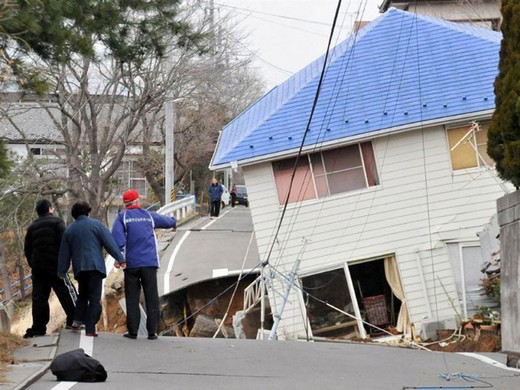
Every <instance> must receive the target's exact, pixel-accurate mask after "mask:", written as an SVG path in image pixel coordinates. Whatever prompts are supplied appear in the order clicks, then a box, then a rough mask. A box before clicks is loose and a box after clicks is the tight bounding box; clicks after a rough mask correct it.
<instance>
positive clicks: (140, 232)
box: [112, 190, 177, 340]
mask: <svg viewBox="0 0 520 390" xmlns="http://www.w3.org/2000/svg"><path fill="white" fill-rule="evenodd" d="M123 203H124V204H125V210H124V211H123V212H121V213H119V214H118V216H117V218H116V220H115V221H114V226H113V227H112V234H113V236H114V238H115V240H116V243H117V245H118V246H119V249H120V250H121V251H124V253H125V257H126V264H127V265H126V269H125V299H126V327H127V330H128V332H127V333H125V334H124V337H127V338H130V339H136V338H137V332H138V330H139V323H140V322H141V311H140V309H139V298H140V295H141V287H142V289H143V293H144V300H145V306H146V330H147V331H148V339H149V340H155V339H157V329H158V326H159V292H158V289H157V269H158V268H159V255H158V251H157V240H156V237H155V229H156V228H159V229H169V228H173V229H175V228H176V226H177V221H176V220H175V218H174V217H167V216H164V215H159V214H157V213H154V212H152V211H147V210H144V209H142V208H141V206H140V205H139V193H138V192H137V191H136V190H128V191H126V192H125V193H124V194H123Z"/></svg>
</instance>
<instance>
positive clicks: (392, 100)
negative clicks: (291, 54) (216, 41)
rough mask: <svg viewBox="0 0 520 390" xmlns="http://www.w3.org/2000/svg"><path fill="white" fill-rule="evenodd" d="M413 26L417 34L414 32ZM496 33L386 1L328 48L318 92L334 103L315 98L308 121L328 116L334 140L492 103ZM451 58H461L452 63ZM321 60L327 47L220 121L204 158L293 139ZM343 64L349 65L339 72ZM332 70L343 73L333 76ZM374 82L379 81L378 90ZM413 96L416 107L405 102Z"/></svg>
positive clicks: (258, 150)
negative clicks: (420, 78)
mask: <svg viewBox="0 0 520 390" xmlns="http://www.w3.org/2000/svg"><path fill="white" fill-rule="evenodd" d="M404 26H408V27H404ZM403 28H405V30H403ZM416 28H417V29H418V31H419V32H420V33H419V34H415V33H412V30H414V31H415V29H416ZM401 31H403V32H404V33H406V32H407V33H408V34H409V35H410V37H409V38H408V39H405V38H403V39H404V41H403V42H401ZM412 38H413V39H412ZM409 39H412V40H413V42H414V45H417V51H410V53H409V52H408V49H407V47H408V45H409V42H408V41H409ZM500 39H501V34H500V33H497V32H493V31H490V30H485V29H483V28H481V27H480V28H479V27H474V26H469V25H465V24H458V23H454V22H448V21H444V20H439V19H436V18H432V17H428V16H424V15H418V14H416V13H410V12H406V11H402V10H398V9H395V8H392V9H389V10H388V11H387V12H386V13H384V14H382V15H380V16H379V17H378V18H376V19H375V20H373V21H372V22H371V23H370V24H368V25H366V26H365V27H363V28H362V29H360V30H359V31H357V32H355V33H353V34H351V35H350V36H349V37H348V38H346V39H344V40H343V41H342V42H340V43H339V44H337V45H336V46H335V47H334V48H332V49H331V51H330V53H329V57H328V58H327V68H326V71H327V74H328V75H329V74H330V80H329V79H328V78H327V79H325V80H324V84H323V87H324V89H323V90H322V92H323V93H324V97H329V98H334V105H333V106H332V108H331V109H330V110H329V108H330V107H329V103H323V102H322V103H321V104H320V103H318V106H317V111H316V116H315V118H314V119H313V123H314V121H318V122H319V123H321V122H320V121H323V123H325V122H324V121H325V120H326V122H327V129H326V131H327V134H326V135H325V136H324V139H326V140H332V139H340V138H342V137H345V136H355V135H357V134H361V133H367V132H372V131H375V130H376V128H377V129H382V128H390V127H392V126H397V125H401V124H403V123H408V124H409V123H412V122H418V121H419V120H421V121H422V120H423V115H425V117H424V118H426V119H433V118H438V117H448V116H453V115H458V114H460V113H462V112H466V113H467V112H474V111H479V110H482V109H491V108H492V106H493V104H494V101H493V99H491V97H492V96H493V90H492V81H491V78H494V77H495V73H494V72H496V64H495V62H496V60H497V54H498V49H499V46H500ZM400 42H401V43H400ZM468 44H469V46H468ZM403 45H404V46H403ZM414 47H415V46H414ZM477 48H478V50H483V53H485V54H486V57H485V58H486V60H484V61H478V62H477V60H476V59H475V58H474V57H473V56H471V60H469V61H468V60H466V59H465V57H464V58H463V53H466V52H467V53H470V52H471V53H473V52H474V51H475V50H477ZM403 50H404V52H403ZM354 52H355V53H356V57H355V58H352V66H351V65H349V64H350V62H351V60H350V54H349V53H354ZM403 55H404V57H402V56H403ZM444 55H447V56H449V59H448V57H443V56H444ZM408 56H409V57H410V58H408ZM418 56H423V60H422V63H421V65H422V67H421V69H422V70H423V71H424V72H428V73H427V76H428V77H427V81H426V82H427V83H429V84H427V85H423V86H422V93H423V94H424V95H423V96H428V98H427V99H426V100H423V97H420V96H417V92H416V90H417V86H416V85H415V84H416V83H417V81H414V80H416V77H415V76H414V75H415V73H416V72H417V71H418V69H417V67H416V66H415V67H410V66H409V61H413V59H414V58H416V57H417V58H418ZM453 58H455V59H457V61H459V62H456V63H455V64H452V63H451V61H452V59H453ZM324 61H325V54H324V55H321V56H319V57H318V58H316V59H315V60H314V61H312V62H311V63H309V64H308V65H307V66H305V67H304V68H303V69H302V70H301V71H299V72H298V73H296V74H295V75H293V76H292V77H290V78H289V79H287V80H286V81H284V82H283V83H281V84H280V85H278V86H277V87H275V88H273V89H272V90H271V91H269V92H268V93H267V94H266V95H264V96H263V97H262V98H260V99H258V100H257V101H256V102H255V103H254V104H253V105H252V106H250V107H249V108H248V109H246V110H245V111H244V112H242V113H241V114H240V115H239V116H237V117H236V118H235V119H233V120H232V121H231V122H230V123H229V124H228V125H226V126H225V127H224V129H223V131H222V137H220V138H219V141H218V145H217V147H216V150H215V153H214V158H213V159H212V162H211V164H210V166H212V167H214V166H219V165H221V164H225V163H226V162H227V163H230V162H233V161H237V160H242V159H243V158H245V157H246V156H251V157H252V156H261V155H265V154H269V153H271V152H274V151H281V150H286V149H287V148H293V147H295V145H296V144H297V143H298V139H299V136H300V135H302V133H303V132H304V131H305V130H306V129H305V126H306V123H307V119H308V118H304V117H303V116H302V115H303V113H304V112H305V113H310V112H311V108H310V106H311V101H312V100H313V98H314V96H315V94H316V88H317V85H318V80H319V79H318V77H319V76H320V74H321V70H322V68H323V63H324ZM347 66H348V67H349V72H348V73H345V72H346V70H345V69H346V67H347ZM475 67H476V68H477V73H475V70H474V68H475ZM344 68H345V69H344ZM397 69H398V71H399V72H401V73H400V74H401V75H400V76H399V78H397V79H396V78H395V77H394V76H395V75H393V74H391V73H393V72H394V71H397ZM389 71H390V73H388V72H389ZM461 72H462V74H463V75H464V76H463V79H464V80H466V82H465V83H462V84H461V83H459V82H457V83H453V82H451V81H450V80H451V79H450V77H451V78H453V77H459V76H461ZM387 73H388V74H387ZM341 75H346V76H345V77H344V76H341ZM340 76H341V77H340ZM441 76H442V80H444V81H442V82H440V83H439V82H433V81H432V77H441ZM327 77H329V76H327ZM338 77H340V78H341V80H340V81H339V84H337V83H338V81H337V79H338ZM446 77H447V79H446V80H445V78H446ZM335 80H336V81H335ZM459 85H460V87H459V88H458V89H457V90H454V89H456V86H459ZM336 86H337V87H338V88H339V89H338V90H336ZM425 87H426V88H427V89H424V88H425ZM342 88H343V89H342ZM380 88H384V91H385V92H384V94H385V95H384V96H385V97H384V98H383V97H381V96H382V95H381V92H382V91H381V90H380ZM428 88H429V89H428ZM340 89H341V93H339V92H338V91H339V90H340ZM349 91H351V92H354V93H355V96H356V98H354V99H348V101H347V100H346V99H347V95H349V93H351V92H349ZM428 94H429V95H428ZM459 95H460V96H459ZM383 100H384V107H383V106H382V107H378V106H376V105H377V104H383ZM419 100H420V101H421V102H420V103H417V102H418V101H419ZM336 102H337V104H336ZM387 103H388V104H387ZM418 104H419V105H420V107H419V109H418V110H416V109H412V110H411V109H410V107H412V106H413V107H416V106H417V105H418ZM385 107H390V109H389V110H387V109H385ZM311 138H312V137H311ZM309 142H313V141H312V139H310V138H309V139H308V140H306V144H308V143H309Z"/></svg>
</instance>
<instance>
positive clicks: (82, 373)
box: [51, 348, 108, 382]
mask: <svg viewBox="0 0 520 390" xmlns="http://www.w3.org/2000/svg"><path fill="white" fill-rule="evenodd" d="M51 371H52V373H53V374H54V375H56V376H57V378H58V380H59V381H69V382H104V381H105V380H106V379H107V376H108V375H107V372H106V371H105V367H103V365H102V364H101V363H100V362H99V361H97V360H96V359H94V358H92V357H90V356H89V355H87V354H86V353H85V351H84V350H83V349H82V348H78V349H75V350H73V351H69V352H65V353H62V354H61V355H58V356H56V357H55V358H54V360H53V361H52V363H51Z"/></svg>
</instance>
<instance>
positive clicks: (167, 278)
mask: <svg viewBox="0 0 520 390" xmlns="http://www.w3.org/2000/svg"><path fill="white" fill-rule="evenodd" d="M190 233H191V231H189V230H188V231H186V233H184V235H183V236H182V238H181V239H180V241H179V243H178V244H177V245H176V246H175V249H174V250H173V253H172V255H171V257H170V260H169V261H168V267H167V268H166V272H165V273H164V283H163V294H168V293H169V292H170V273H171V272H172V269H173V263H174V262H175V258H176V257H177V254H178V253H179V250H180V249H181V246H182V244H183V243H184V241H185V240H186V238H188V236H189V235H190Z"/></svg>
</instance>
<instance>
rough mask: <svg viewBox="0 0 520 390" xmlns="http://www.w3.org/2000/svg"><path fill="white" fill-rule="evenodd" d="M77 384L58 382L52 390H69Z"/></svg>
mask: <svg viewBox="0 0 520 390" xmlns="http://www.w3.org/2000/svg"><path fill="white" fill-rule="evenodd" d="M77 384H78V382H60V383H58V384H57V385H56V386H54V387H53V388H52V390H69V389H70V388H72V387H73V386H75V385H77Z"/></svg>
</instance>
